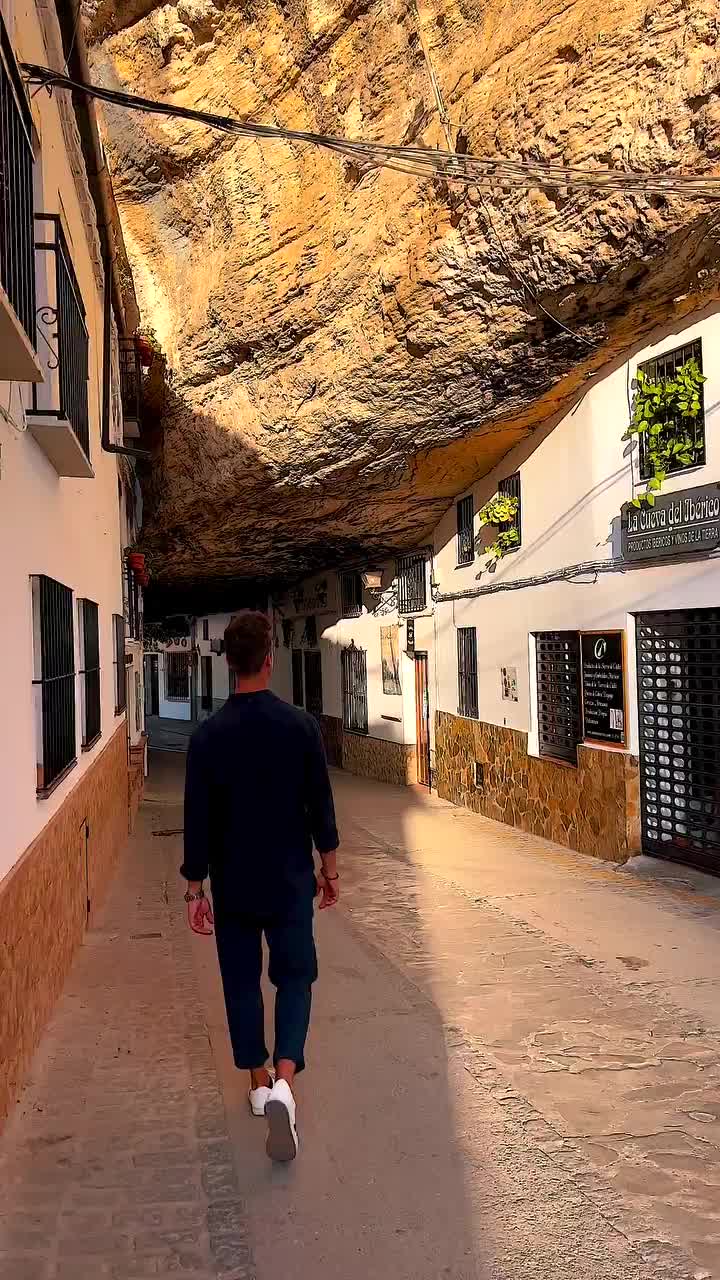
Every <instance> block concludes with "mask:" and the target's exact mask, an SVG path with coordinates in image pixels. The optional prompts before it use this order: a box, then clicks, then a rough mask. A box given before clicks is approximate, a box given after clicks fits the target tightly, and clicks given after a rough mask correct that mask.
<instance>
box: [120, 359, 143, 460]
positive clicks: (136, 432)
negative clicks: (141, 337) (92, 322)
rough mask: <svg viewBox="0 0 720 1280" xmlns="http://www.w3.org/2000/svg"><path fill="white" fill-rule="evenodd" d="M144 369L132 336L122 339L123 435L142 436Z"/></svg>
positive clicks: (130, 436)
mask: <svg viewBox="0 0 720 1280" xmlns="http://www.w3.org/2000/svg"><path fill="white" fill-rule="evenodd" d="M141 382H142V369H141V366H140V356H139V354H138V352H137V350H136V347H135V343H134V341H133V339H132V338H121V339H120V399H121V401H122V417H123V437H124V439H125V440H138V439H139V438H140V388H141Z"/></svg>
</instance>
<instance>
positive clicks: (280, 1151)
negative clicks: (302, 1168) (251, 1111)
mask: <svg viewBox="0 0 720 1280" xmlns="http://www.w3.org/2000/svg"><path fill="white" fill-rule="evenodd" d="M265 1115H266V1116H267V1122H268V1136H267V1147H266V1150H267V1153H268V1155H269V1157H270V1159H271V1160H277V1161H279V1162H280V1163H282V1164H286V1163H287V1162H288V1161H289V1160H294V1159H295V1157H296V1155H297V1153H298V1135H297V1129H296V1127H295V1116H296V1107H295V1099H294V1098H293V1095H292V1090H291V1088H290V1085H289V1084H288V1083H287V1080H278V1081H277V1083H276V1085H275V1088H274V1089H273V1091H272V1093H271V1094H270V1097H269V1098H268V1100H267V1103H266V1105H265Z"/></svg>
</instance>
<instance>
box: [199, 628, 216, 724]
mask: <svg viewBox="0 0 720 1280" xmlns="http://www.w3.org/2000/svg"><path fill="white" fill-rule="evenodd" d="M205 639H207V636H206V637H205ZM200 662H201V665H200V678H201V692H200V705H201V706H202V709H203V711H212V706H213V670H212V658H209V657H207V655H206V656H205V657H204V658H201V660H200Z"/></svg>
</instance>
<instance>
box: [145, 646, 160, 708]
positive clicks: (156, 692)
mask: <svg viewBox="0 0 720 1280" xmlns="http://www.w3.org/2000/svg"><path fill="white" fill-rule="evenodd" d="M145 715H146V716H159V715H160V679H159V674H158V655H157V654H156V653H146V654H145Z"/></svg>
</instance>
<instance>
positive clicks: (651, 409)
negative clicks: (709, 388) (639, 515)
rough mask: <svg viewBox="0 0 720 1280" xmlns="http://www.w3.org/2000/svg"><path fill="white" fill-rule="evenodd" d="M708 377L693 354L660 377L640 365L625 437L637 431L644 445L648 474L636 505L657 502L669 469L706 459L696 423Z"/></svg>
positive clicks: (629, 436) (671, 470)
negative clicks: (653, 375) (656, 377)
mask: <svg viewBox="0 0 720 1280" xmlns="http://www.w3.org/2000/svg"><path fill="white" fill-rule="evenodd" d="M704 382H707V378H705V377H704V376H703V373H702V371H701V369H700V365H699V364H698V362H697V360H696V359H695V358H694V357H692V358H691V359H690V360H686V361H685V364H683V365H681V366H680V368H679V369H677V370H676V371H675V374H674V375H673V377H671V378H659V379H657V380H654V379H652V378H649V377H648V376H647V374H646V373H645V372H644V371H643V370H642V369H638V371H637V375H636V377H635V399H634V401H633V408H632V417H631V419H630V425H629V427H628V429H627V431H626V432H625V434H624V435H623V437H622V438H623V440H632V439H633V438H634V437H635V436H637V438H638V441H641V442H642V445H643V448H644V462H645V464H646V467H647V472H648V473H649V474H648V480H647V486H646V488H645V490H644V492H643V493H640V494H638V495H637V496H636V497H634V498H633V500H632V501H633V506H635V507H639V506H641V505H642V503H643V502H646V503H647V504H648V505H649V506H651V507H652V506H654V504H655V495H656V493H659V492H660V490H661V489H662V486H663V484H664V482H665V480H666V479H667V477H668V475H669V474H670V473H671V472H673V471H680V470H682V469H683V468H684V467H692V466H694V465H696V464H698V463H700V462H701V461H702V454H703V445H702V443H701V442H699V441H698V438H697V435H696V433H695V427H696V424H697V422H698V419H699V418H700V415H701V413H702V387H703V383H704Z"/></svg>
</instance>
